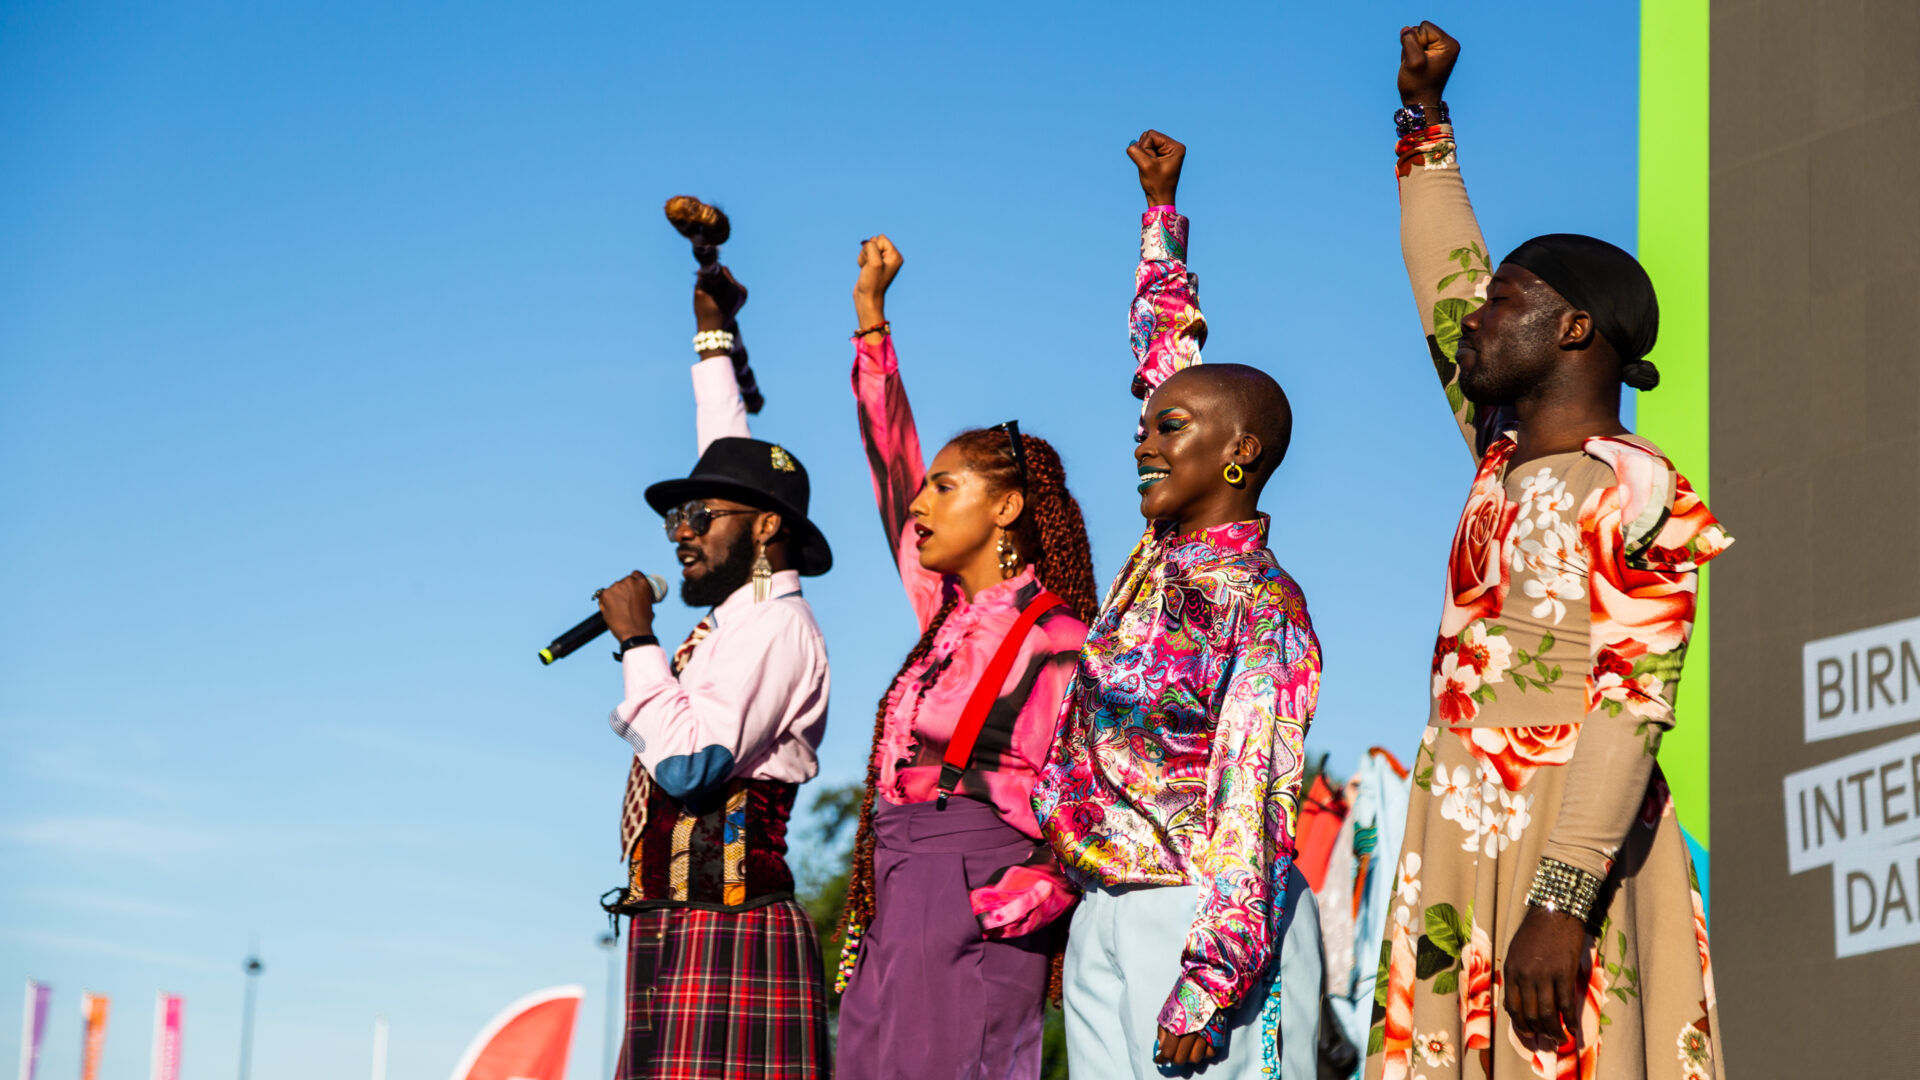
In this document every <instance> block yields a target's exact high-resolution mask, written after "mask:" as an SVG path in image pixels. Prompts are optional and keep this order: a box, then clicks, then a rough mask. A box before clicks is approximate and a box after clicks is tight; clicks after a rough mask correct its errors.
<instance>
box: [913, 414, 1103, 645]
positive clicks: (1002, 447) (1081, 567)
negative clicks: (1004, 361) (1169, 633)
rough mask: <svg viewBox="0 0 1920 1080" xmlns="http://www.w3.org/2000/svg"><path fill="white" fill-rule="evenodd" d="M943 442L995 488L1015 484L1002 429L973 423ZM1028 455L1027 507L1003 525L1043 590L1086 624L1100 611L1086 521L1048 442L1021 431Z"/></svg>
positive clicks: (1013, 487)
mask: <svg viewBox="0 0 1920 1080" xmlns="http://www.w3.org/2000/svg"><path fill="white" fill-rule="evenodd" d="M947 445H949V446H952V447H954V448H955V449H957V450H959V451H960V456H961V458H962V459H963V460H965V461H966V463H967V467H968V468H970V469H972V470H973V471H974V473H975V474H977V475H978V476H980V478H981V479H983V480H985V481H986V482H987V490H988V491H991V492H994V493H996V494H998V493H999V492H1003V491H1013V490H1017V489H1020V487H1021V485H1020V465H1019V463H1018V462H1017V461H1015V460H1014V457H1013V449H1012V447H1011V445H1010V444H1009V443H1008V442H1007V433H1006V432H1004V431H998V430H994V429H990V428H976V429H974V430H972V431H963V432H961V433H960V434H959V435H956V436H954V438H953V441H952V442H950V443H948V444H947ZM1020 448H1021V450H1023V451H1024V452H1025V457H1026V459H1027V483H1026V487H1025V489H1024V490H1025V494H1026V509H1025V510H1023V511H1021V513H1020V516H1019V517H1018V518H1017V519H1015V520H1014V523H1013V526H1012V527H1011V528H1009V529H1008V530H1007V531H1008V532H1010V533H1012V534H1013V546H1014V550H1015V551H1017V552H1019V554H1020V557H1021V559H1022V560H1023V561H1025V562H1030V563H1032V564H1033V572H1034V576H1036V577H1038V578H1039V579H1040V584H1041V585H1042V586H1043V587H1045V588H1046V590H1047V591H1048V592H1051V593H1053V594H1054V595H1056V596H1058V597H1060V599H1062V600H1065V601H1066V602H1067V606H1068V607H1069V608H1071V609H1072V610H1073V613H1074V614H1075V615H1077V616H1079V617H1080V621H1081V622H1084V623H1087V624H1089V625H1091V624H1092V623H1093V619H1094V616H1096V615H1098V614H1099V613H1100V595H1099V593H1098V592H1097V591H1096V590H1095V588H1094V584H1093V549H1092V548H1091V547H1090V546H1089V545H1088V544H1087V523H1086V520H1085V519H1084V518H1082V517H1081V515H1080V501H1079V500H1078V499H1075V498H1074V497H1073V493H1072V492H1071V491H1068V490H1067V470H1066V466H1064V465H1062V464H1061V463H1060V453H1059V451H1057V450H1055V449H1054V448H1053V444H1052V443H1049V442H1048V441H1047V440H1045V439H1042V438H1040V437H1038V436H1035V435H1024V434H1023V435H1021V436H1020Z"/></svg>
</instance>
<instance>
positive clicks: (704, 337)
mask: <svg viewBox="0 0 1920 1080" xmlns="http://www.w3.org/2000/svg"><path fill="white" fill-rule="evenodd" d="M715 349H718V350H719V351H721V352H728V353H730V352H732V351H733V335H732V334H730V333H728V332H727V331H725V330H702V331H700V332H699V333H697V334H695V335H693V351H694V352H712V351H714V350H715Z"/></svg>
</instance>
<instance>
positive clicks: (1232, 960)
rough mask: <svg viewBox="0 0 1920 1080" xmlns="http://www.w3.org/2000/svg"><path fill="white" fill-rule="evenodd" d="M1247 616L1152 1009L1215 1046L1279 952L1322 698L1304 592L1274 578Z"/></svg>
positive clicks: (1170, 1025) (1174, 1028)
mask: <svg viewBox="0 0 1920 1080" xmlns="http://www.w3.org/2000/svg"><path fill="white" fill-rule="evenodd" d="M1248 618H1249V621H1250V625H1249V626H1248V627H1247V628H1246V630H1245V635H1244V637H1245V640H1246V642H1247V643H1246V644H1245V645H1244V646H1243V650H1242V653H1241V655H1240V657H1239V659H1238V662H1237V663H1236V665H1235V667H1234V671H1233V675H1232V677H1231V678H1230V679H1229V681H1228V683H1227V688H1226V692H1225V694H1224V695H1223V698H1222V700H1223V704H1222V706H1221V708H1220V714H1219V717H1220V718H1219V723H1218V726H1217V728H1216V731H1215V735H1214V743H1213V745H1214V760H1213V762H1212V764H1211V765H1210V766H1209V768H1208V770H1207V775H1208V779H1209V781H1210V784H1209V786H1210V787H1212V788H1213V793H1212V798H1211V799H1210V800H1209V804H1208V818H1209V820H1208V822H1207V839H1206V846H1205V848H1204V849H1203V850H1201V851H1199V852H1196V853H1195V855H1194V868H1195V870H1196V875H1195V876H1196V878H1197V881H1196V884H1198V885H1199V887H1200V898H1199V901H1198V905H1197V907H1198V910H1197V913H1196V915H1195V918H1194V921H1193V928H1192V929H1191V930H1189V931H1188V932H1187V941H1186V947H1185V949H1184V950H1183V951H1182V953H1181V958H1180V961H1181V968H1182V971H1181V975H1180V979H1179V981H1178V982H1176V983H1175V984H1174V988H1173V992H1172V994H1170V995H1169V996H1168V997H1167V1001H1166V1004H1165V1005H1163V1006H1162V1007H1161V1009H1160V1017H1159V1022H1160V1024H1161V1025H1162V1026H1164V1027H1165V1028H1166V1029H1167V1030H1168V1031H1171V1032H1173V1033H1175V1034H1187V1033H1189V1032H1193V1031H1205V1032H1206V1033H1207V1040H1208V1041H1209V1042H1211V1043H1212V1044H1213V1045H1215V1046H1219V1045H1220V1043H1221V1039H1222V1037H1223V1035H1224V1032H1225V1018H1226V1016H1227V1014H1228V1013H1229V1012H1230V1011H1231V1010H1232V1008H1233V1007H1234V1006H1235V1005H1237V1004H1239V1003H1240V1002H1241V1001H1243V1000H1245V998H1246V996H1247V994H1248V993H1249V992H1250V990H1251V989H1252V987H1253V985H1254V982H1255V980H1257V979H1258V978H1259V977H1260V975H1261V973H1262V972H1263V971H1265V970H1266V968H1267V966H1268V963H1269V962H1270V961H1271V960H1272V959H1273V956H1274V953H1275V951H1276V950H1277V949H1278V948H1279V931H1280V924H1281V917H1282V916H1283V915H1284V914H1285V912H1286V906H1287V902H1288V897H1287V885H1286V883H1287V871H1288V870H1289V869H1290V868H1291V867H1292V865H1293V858H1294V853H1295V850H1296V847H1295V841H1294V829H1295V826H1296V824H1297V821H1298V814H1299V802H1300V778H1301V776H1302V774H1303V772H1304V769H1305V751H1304V746H1305V742H1306V733H1307V725H1308V724H1309V723H1310V722H1311V721H1312V719H1313V710H1314V705H1315V703H1316V701H1317V700H1318V698H1319V694H1320V644H1319V642H1318V641H1317V640H1316V639H1315V637H1314V634H1313V628H1312V624H1311V623H1310V622H1309V621H1308V619H1307V612H1306V601H1305V599H1304V598H1303V597H1302V596H1301V595H1300V592H1299V589H1298V588H1297V587H1296V586H1295V585H1294V584H1293V583H1292V582H1291V581H1290V580H1288V579H1285V578H1281V579H1279V580H1277V581H1274V582H1271V583H1270V585H1269V590H1268V591H1267V593H1266V599H1265V602H1263V603H1260V604H1258V605H1257V606H1255V607H1254V608H1253V610H1252V611H1251V612H1250V613H1249V616H1248Z"/></svg>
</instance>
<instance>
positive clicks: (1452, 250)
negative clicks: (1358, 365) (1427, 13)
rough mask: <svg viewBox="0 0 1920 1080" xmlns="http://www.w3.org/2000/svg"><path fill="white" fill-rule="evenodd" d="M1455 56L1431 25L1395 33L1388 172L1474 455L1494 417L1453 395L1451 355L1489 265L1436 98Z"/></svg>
mask: <svg viewBox="0 0 1920 1080" xmlns="http://www.w3.org/2000/svg"><path fill="white" fill-rule="evenodd" d="M1459 58H1460V43H1459V42H1457V41H1455V40H1454V39H1453V38H1451V37H1448V36H1447V33H1446V31H1444V30H1442V29H1440V28H1439V27H1438V26H1435V25H1434V24H1432V23H1430V22H1423V23H1421V24H1420V25H1419V26H1409V27H1403V28H1402V29H1401V31H1400V76H1399V89H1400V102H1401V105H1402V106H1403V107H1402V108H1401V110H1400V112H1399V113H1398V114H1397V115H1396V117H1395V124H1396V126H1397V127H1398V128H1399V133H1400V141H1399V143H1398V145H1397V146H1396V147H1395V154H1396V155H1397V157H1398V159H1399V163H1398V166H1397V167H1396V169H1395V172H1396V174H1397V175H1398V177H1399V184H1400V248H1401V252H1402V254H1403V255H1404V256H1405V258H1406V261H1407V278H1408V280H1409V281H1410V283H1411V284H1412V285H1413V299H1414V303H1415V305H1416V306H1417V307H1418V308H1419V310H1420V324H1421V327H1422V328H1423V329H1424V330H1425V331H1426V337H1427V352H1428V355H1429V356H1430V357H1431V358H1432V361H1433V367H1434V369H1435V371H1436V372H1437V373H1438V374H1439V376H1440V385H1441V388H1442V390H1443V391H1444V392H1445V393H1446V396H1447V404H1448V406H1449V407H1450V408H1451V409H1452V412H1453V418H1454V422H1455V423H1457V424H1458V425H1459V426H1460V433H1461V435H1462V436H1463V437H1465V439H1466V440H1467V448H1468V450H1469V451H1471V452H1472V453H1473V455H1474V458H1475V460H1478V459H1479V456H1480V453H1481V451H1482V450H1484V449H1485V448H1486V446H1487V444H1488V443H1490V442H1492V441H1493V438H1494V437H1496V436H1497V435H1498V434H1499V433H1498V432H1497V431H1496V432H1491V434H1489V431H1490V429H1491V426H1492V421H1493V419H1494V418H1493V417H1490V416H1481V415H1480V410H1479V409H1478V408H1477V407H1476V406H1475V405H1474V404H1473V403H1472V402H1470V401H1468V400H1467V399H1466V396H1465V395H1464V394H1462V393H1461V390H1460V370H1459V367H1458V366H1457V365H1456V364H1455V363H1454V356H1455V353H1456V350H1457V349H1458V347H1459V344H1460V322H1461V320H1462V319H1465V318H1466V317H1467V313H1468V312H1470V311H1472V310H1474V309H1475V308H1477V307H1479V306H1480V305H1481V304H1484V303H1486V298H1487V282H1488V280H1489V279H1491V278H1492V277H1493V270H1494V266H1493V259H1492V256H1491V255H1489V254H1488V252H1487V242H1486V240H1485V239H1483V238H1482V237H1481V235H1480V223H1479V221H1478V220H1476V219H1475V218H1474V216H1473V204H1472V203H1471V202H1469V201H1468V200H1467V185H1466V182H1465V181H1464V180H1462V179H1461V177H1460V165H1459V162H1458V160H1457V159H1456V157H1455V154H1454V142H1453V125H1452V123H1450V122H1449V120H1448V114H1447V110H1446V107H1445V105H1444V103H1443V102H1442V100H1441V97H1442V95H1443V94H1444V92H1445V91H1446V88H1447V77H1448V76H1449V75H1451V74H1452V73H1453V65H1454V62H1455V61H1456V60H1458V59H1459Z"/></svg>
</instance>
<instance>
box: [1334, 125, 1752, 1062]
mask: <svg viewBox="0 0 1920 1080" xmlns="http://www.w3.org/2000/svg"><path fill="white" fill-rule="evenodd" d="M1399 150H1400V167H1399V175H1400V198H1401V210H1402V213H1401V220H1402V230H1401V231H1402V243H1403V246H1404V248H1405V251H1406V259H1407V269H1408V274H1409V275H1410V277H1411V278H1412V281H1413V285H1414V293H1415V296H1416V298H1417V300H1418V302H1419V306H1420V312H1421V319H1422V322H1423V323H1424V325H1425V328H1426V330H1427V332H1428V337H1427V341H1428V350H1429V353H1430V356H1431V358H1432V361H1433V363H1434V366H1435V368H1436V370H1437V371H1438V373H1439V375H1440V379H1441V384H1442V387H1443V389H1444V391H1445V393H1446V396H1447V399H1448V402H1449V404H1450V405H1451V406H1452V408H1453V412H1454V417H1455V420H1456V421H1457V423H1458V424H1459V427H1460V430H1461V433H1462V435H1463V436H1464V437H1465V438H1466V440H1467V442H1468V445H1469V447H1470V448H1471V449H1472V450H1473V451H1474V452H1475V454H1476V456H1477V458H1478V462H1479V468H1478V470H1477V472H1476V473H1475V476H1474V480H1473V484H1472V486H1471V488H1470V489H1469V490H1468V494H1467V501H1466V506H1465V507H1464V508H1463V510H1462V512H1461V516H1460V524H1459V526H1458V528H1457V530H1456V532H1455V534H1454V539H1453V545H1452V549H1451V551H1450V552H1449V554H1448V559H1447V573H1446V587H1445V589H1444V590H1443V596H1442V603H1441V614H1440V626H1439V633H1438V635H1437V636H1436V640H1435V642H1434V650H1433V658H1432V669H1431V675H1432V687H1431V689H1432V705H1431V709H1430V712H1429V717H1428V726H1427V728H1426V731H1425V733H1424V735H1423V737H1422V742H1421V748H1420V752H1419V755H1418V757H1417V759H1416V762H1415V765H1414V773H1413V780H1414V788H1415V790H1414V792H1413V799H1412V804H1411V806H1410V808H1409V812H1408V820H1407V834H1406V842H1405V845H1404V847H1403V849H1402V850H1403V852H1404V854H1403V857H1402V861H1401V863H1400V865H1399V867H1398V868H1397V872H1398V879H1397V882H1398V888H1397V890H1396V893H1395V897H1394V902H1393V905H1392V907H1391V911H1390V919H1391V921H1390V923H1389V925H1388V928H1387V941H1386V942H1385V944H1384V946H1383V948H1382V956H1381V977H1380V981H1379V984H1378V986H1379V990H1378V993H1377V996H1376V999H1375V1002H1376V1008H1375V1014H1374V1019H1375V1023H1374V1026H1373V1030H1372V1032H1371V1037H1370V1042H1369V1046H1368V1048H1367V1053H1368V1062H1367V1076H1368V1077H1369V1078H1385V1080H1405V1078H1410V1077H1416V1076H1418V1077H1424V1078H1427V1080H1439V1078H1440V1077H1475V1078H1479V1077H1520V1078H1524V1077H1531V1076H1539V1077H1552V1078H1556V1080H1557V1078H1563V1077H1567V1078H1572V1077H1577V1078H1581V1080H1591V1078H1595V1077H1600V1078H1607V1080H1616V1078H1618V1080H1627V1078H1633V1080H1638V1078H1642V1077H1663V1078H1675V1080H1680V1078H1684V1080H1704V1078H1707V1077H1713V1078H1716V1080H1721V1078H1723V1077H1724V1067H1723V1065H1722V1064H1721V1062H1720V1061H1719V1055H1718V1050H1719V1047H1718V1043H1717V1039H1716V1031H1717V1014H1716V1011H1715V1002H1714V994H1713V976H1712V968H1711V963H1710V961H1709V951H1708V948H1707V937H1706V931H1705V920H1704V916H1703V913H1702V907H1701V901H1700V895H1699V891H1698V888H1697V884H1696V881H1695V878H1694V875H1693V868H1692V863H1691V861H1690V858H1689V856H1688V853H1687V849H1686V844H1685V841H1684V840H1683V838H1682V836H1681V833H1680V829H1679V825H1678V822H1677V821H1676V820H1675V819H1674V816H1673V801H1672V797H1671V795H1670V793H1669V792H1668V789H1667V785H1666V781H1665V780H1664V779H1663V778H1662V776H1661V774H1660V769H1659V765H1658V761H1657V754H1658V751H1659V746H1660V738H1661V736H1662V734H1663V733H1664V732H1665V731H1666V730H1667V729H1669V728H1670V727H1672V726H1673V724H1674V702H1675V698H1676V693H1677V690H1678V686H1679V681H1680V672H1681V664H1682V660H1683V658H1684V657H1685V655H1686V646H1687V637H1688V634H1689V632H1690V630H1691V628H1692V622H1693V612H1694V602H1695V598H1696V595H1697V592H1698V589H1699V574H1698V570H1699V567H1700V566H1701V565H1703V564H1704V563H1706V562H1707V561H1708V560H1709V559H1712V558H1713V557H1715V556H1716V555H1718V554H1719V553H1720V552H1721V551H1723V550H1724V549H1725V548H1726V547H1727V545H1728V544H1730V543H1731V542H1732V541H1731V539H1730V538H1729V537H1728V536H1727V535H1726V533H1725V532H1724V531H1723V530H1722V529H1721V527H1720V525H1719V523H1718V522H1717V521H1715V519H1714V518H1713V515H1712V514H1711V513H1709V512H1708V510H1707V508H1706V506H1705V505H1704V504H1703V503H1702V502H1701V501H1700V499H1699V498H1698V496H1696V495H1695V493H1694V491H1693V488H1692V485H1690V484H1689V483H1688V482H1687V479H1686V478H1685V477H1684V476H1682V475H1680V474H1679V473H1678V472H1677V471H1676V470H1675V469H1674V467H1673V465H1672V463H1671V462H1669V461H1668V460H1667V459H1666V458H1665V456H1663V455H1662V454H1661V453H1660V451H1659V450H1658V449H1657V448H1656V447H1654V446H1653V444H1651V443H1649V442H1647V441H1646V440H1644V439H1640V438H1637V437H1632V436H1623V437H1618V438H1596V439H1590V440H1588V441H1587V443H1586V444H1585V446H1583V447H1582V448H1581V450H1580V451H1577V452H1573V453H1565V454H1557V455H1550V456H1546V457H1541V458H1536V459H1534V460H1531V461H1528V462H1526V463H1525V464H1524V465H1521V466H1519V467H1510V462H1511V458H1512V456H1513V452H1514V449H1515V444H1514V440H1513V438H1512V437H1511V431H1510V422H1509V418H1508V417H1504V416H1500V415H1487V414H1482V413H1481V412H1480V411H1478V410H1476V409H1475V407H1474V406H1473V405H1472V404H1471V403H1470V402H1467V401H1465V399H1464V398H1463V397H1462V395H1461V393H1460V389H1459V386H1458V382H1457V370H1456V368H1455V366H1454V362H1453V357H1454V351H1455V348H1456V346H1457V345H1458V342H1459V336H1460V320H1461V319H1462V318H1464V317H1465V316H1466V314H1467V313H1469V312H1471V311H1472V310H1473V309H1474V308H1475V307H1477V306H1478V305H1479V304H1480V303H1482V302H1484V300H1485V295H1486V285H1487V279H1488V278H1489V277H1490V276H1491V274H1492V271H1493V269H1494V265H1493V264H1492V263H1491V261H1490V260H1489V258H1488V256H1487V253H1486V252H1487V248H1486V246H1485V242H1484V241H1483V240H1482V239H1481V236H1480V230H1479V226H1478V224H1477V223H1476V221H1475V220H1474V217H1473V210H1472V206H1471V205H1470V204H1469V203H1468V201H1467V194H1466V187H1465V185H1464V183H1463V182H1462V181H1461V178H1460V173H1459V169H1458V166H1457V161H1456V156H1455V147H1454V142H1453V133H1452V129H1451V128H1450V127H1447V126H1441V127H1437V128H1430V129H1428V130H1427V131H1426V132H1424V133H1421V134H1419V135H1416V136H1413V137H1411V138H1409V139H1405V140H1402V142H1401V144H1400V147H1399ZM1542 857H1551V858H1554V859H1558V860H1560V861H1562V862H1565V863H1568V864H1571V865H1573V866H1577V867H1579V868H1581V869H1583V870H1586V871H1588V872H1589V873H1593V874H1595V875H1598V876H1600V877H1603V878H1605V879H1606V886H1605V887H1604V888H1603V889H1602V891H1601V897H1600V903H1599V905H1598V907H1597V908H1596V910H1595V912H1594V932H1593V933H1592V934H1591V936H1590V937H1589V940H1588V950H1589V953H1588V961H1589V962H1588V964H1586V965H1585V966H1584V969H1585V975H1586V978H1587V994H1586V1007H1585V1009H1584V1010H1583V1011H1582V1013H1581V1017H1580V1022H1579V1024H1578V1025H1576V1026H1577V1028H1578V1030H1575V1031H1572V1032H1570V1033H1569V1037H1568V1038H1567V1039H1566V1040H1564V1041H1563V1042H1562V1043H1561V1044H1560V1045H1558V1046H1553V1047H1540V1046H1523V1045H1522V1044H1521V1043H1520V1042H1519V1040H1518V1039H1517V1038H1516V1037H1515V1035H1514V1034H1513V1031H1512V1027H1511V1024H1510V1022H1509V1020H1508V1018H1507V1015H1506V1012H1505V1007H1504V1002H1503V1000H1502V998H1501V990H1502V977H1501V971H1502V967H1503V965H1504V962H1505V956H1506V949H1507V945H1508V943H1509V941H1510V940H1511V939H1512V937H1513V934H1514V931H1515V930H1517V929H1518V928H1519V925H1520V921H1521V919H1522V918H1523V917H1524V916H1525V914H1526V910H1527V908H1526V893H1527V889H1528V887H1529V886H1530V885H1531V884H1532V881H1533V876H1534V871H1535V870H1536V868H1537V867H1538V866H1539V862H1540V859H1541V858H1542Z"/></svg>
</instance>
